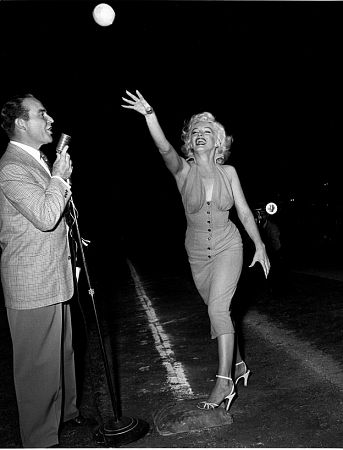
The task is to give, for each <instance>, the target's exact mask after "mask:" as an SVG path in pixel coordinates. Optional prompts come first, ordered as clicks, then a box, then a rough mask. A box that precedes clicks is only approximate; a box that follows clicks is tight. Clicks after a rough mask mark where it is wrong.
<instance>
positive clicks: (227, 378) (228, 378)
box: [216, 375, 232, 381]
mask: <svg viewBox="0 0 343 450" xmlns="http://www.w3.org/2000/svg"><path fill="white" fill-rule="evenodd" d="M216 377H217V378H224V380H231V381H232V378H230V377H224V376H223V375H216Z"/></svg>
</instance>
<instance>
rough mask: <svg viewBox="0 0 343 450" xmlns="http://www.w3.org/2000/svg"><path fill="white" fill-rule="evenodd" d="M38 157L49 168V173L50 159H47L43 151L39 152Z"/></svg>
mask: <svg viewBox="0 0 343 450" xmlns="http://www.w3.org/2000/svg"><path fill="white" fill-rule="evenodd" d="M40 157H41V159H42V160H43V161H44V162H45V164H46V166H47V167H48V169H49V172H50V173H51V164H50V161H49V160H48V158H47V156H46V155H45V154H44V153H43V152H40Z"/></svg>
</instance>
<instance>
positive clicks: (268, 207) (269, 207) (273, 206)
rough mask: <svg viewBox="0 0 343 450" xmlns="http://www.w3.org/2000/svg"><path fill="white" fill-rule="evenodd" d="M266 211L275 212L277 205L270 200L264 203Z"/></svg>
mask: <svg viewBox="0 0 343 450" xmlns="http://www.w3.org/2000/svg"><path fill="white" fill-rule="evenodd" d="M266 211H267V213H268V214H275V213H276V211H277V206H276V204H275V203H273V202H270V203H268V204H267V205H266Z"/></svg>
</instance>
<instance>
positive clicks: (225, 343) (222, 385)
mask: <svg viewBox="0 0 343 450" xmlns="http://www.w3.org/2000/svg"><path fill="white" fill-rule="evenodd" d="M217 341H218V358H219V367H218V375H221V376H223V377H229V378H231V368H232V358H233V352H234V346H235V334H234V333H228V334H221V335H220V336H218V338H217ZM231 389H232V382H231V381H229V380H227V379H224V378H217V381H216V384H215V386H214V388H213V390H212V392H211V395H210V397H209V398H208V402H209V403H216V404H219V403H221V402H222V401H223V399H224V397H226V396H227V395H228V394H230V392H231Z"/></svg>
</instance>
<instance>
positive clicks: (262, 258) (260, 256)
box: [249, 247, 270, 278]
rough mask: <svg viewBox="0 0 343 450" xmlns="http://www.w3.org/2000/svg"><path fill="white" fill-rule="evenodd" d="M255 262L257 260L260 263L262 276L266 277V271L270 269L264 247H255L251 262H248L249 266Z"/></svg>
mask: <svg viewBox="0 0 343 450" xmlns="http://www.w3.org/2000/svg"><path fill="white" fill-rule="evenodd" d="M256 262H259V263H260V264H261V266H262V269H263V272H264V276H265V277H266V278H267V276H268V273H269V271H270V261H269V258H268V255H267V252H266V250H265V248H264V247H261V248H258V249H256V251H255V255H254V257H253V260H252V263H251V264H250V266H249V267H252V266H254V265H255V263H256Z"/></svg>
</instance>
